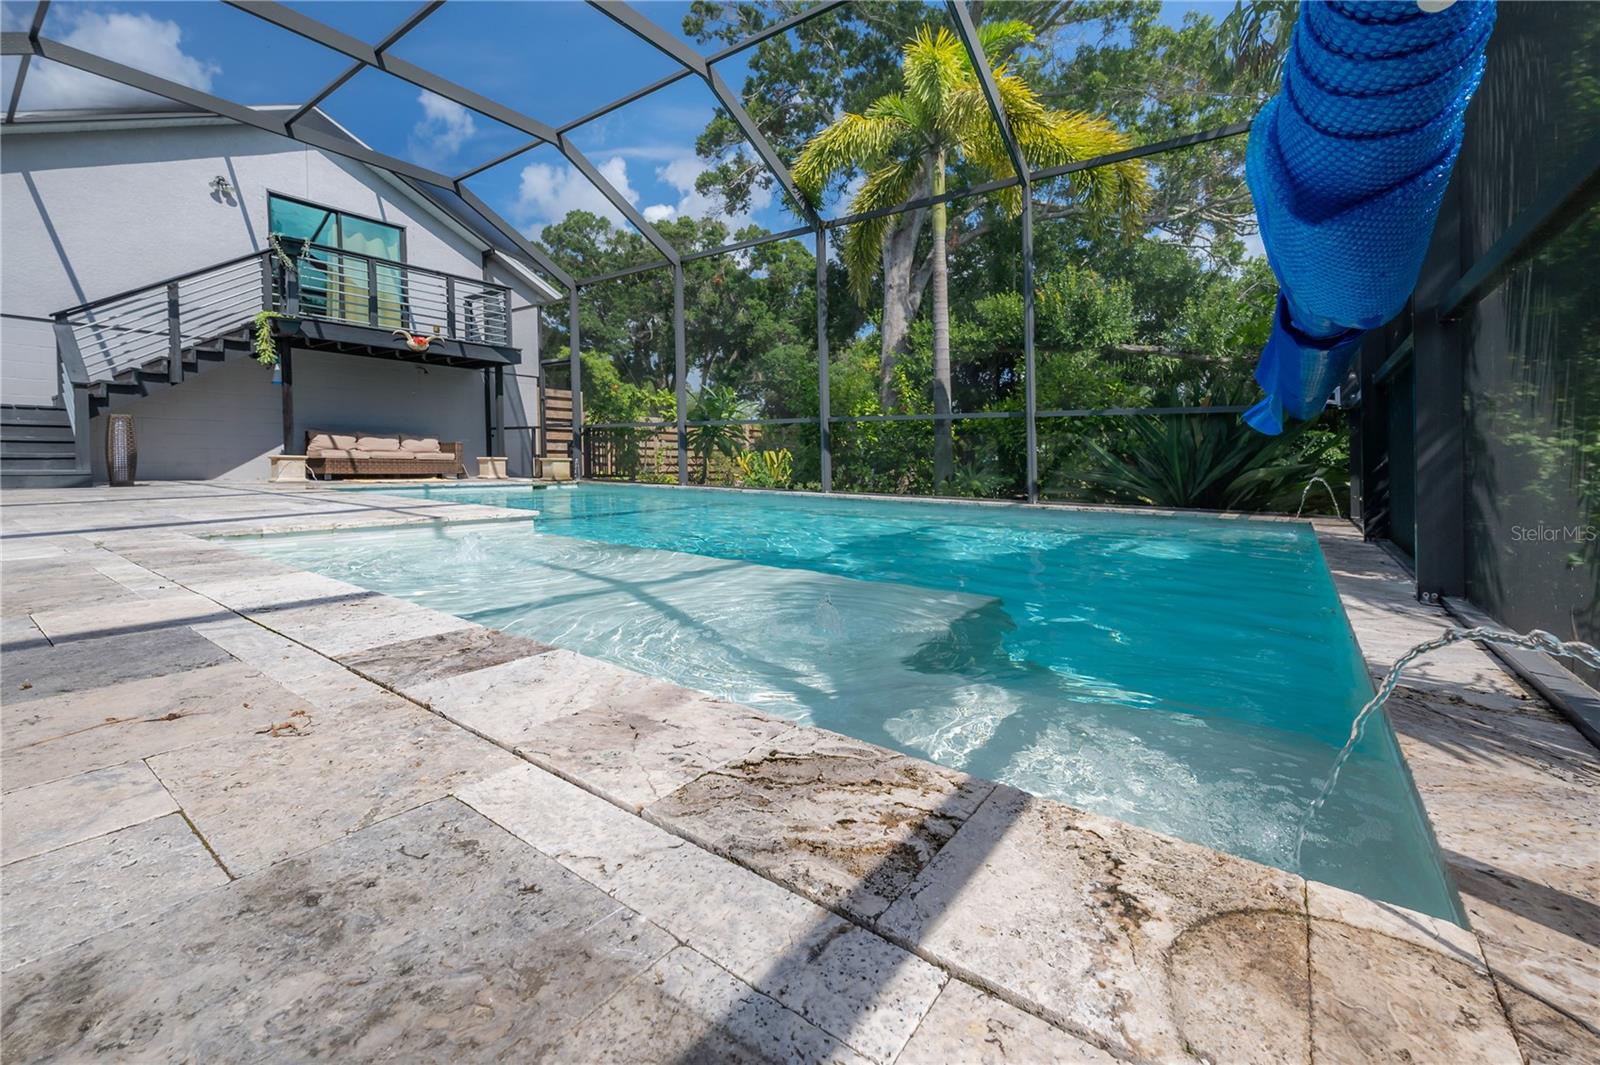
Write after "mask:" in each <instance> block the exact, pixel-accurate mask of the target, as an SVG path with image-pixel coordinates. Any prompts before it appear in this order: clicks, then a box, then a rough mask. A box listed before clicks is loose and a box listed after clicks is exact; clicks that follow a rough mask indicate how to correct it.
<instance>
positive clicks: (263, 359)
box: [254, 311, 288, 366]
mask: <svg viewBox="0 0 1600 1065" xmlns="http://www.w3.org/2000/svg"><path fill="white" fill-rule="evenodd" d="M286 317H288V315H283V314H279V313H278V312H277V311H262V312H261V313H260V314H258V315H256V328H255V341H254V344H255V359H256V361H257V362H259V363H260V364H261V365H263V366H276V365H278V345H277V343H276V342H274V340H273V339H272V320H273V319H274V318H286Z"/></svg>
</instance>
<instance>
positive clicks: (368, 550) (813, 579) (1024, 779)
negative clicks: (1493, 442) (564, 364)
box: [238, 483, 1459, 920]
mask: <svg viewBox="0 0 1600 1065" xmlns="http://www.w3.org/2000/svg"><path fill="white" fill-rule="evenodd" d="M388 491H389V492H390V493H391V494H397V495H398V494H405V495H429V496H433V497H435V498H441V497H442V498H449V499H455V500H459V501H460V502H464V503H466V502H470V503H478V504H488V505H497V506H504V507H510V508H517V509H532V510H537V511H538V512H539V514H538V516H537V517H536V518H533V519H532V520H530V521H529V522H509V523H491V524H480V525H461V526H453V527H432V528H408V529H392V530H374V531H343V532H336V533H322V534H304V535H291V536H280V537H266V538H262V539H258V540H245V541H239V542H238V546H241V547H243V548H244V549H247V550H251V551H256V552H259V553H261V554H265V555H269V556H271V557H273V558H275V559H278V560H280V561H284V562H288V563H291V564H293V565H296V566H298V567H300V568H303V569H308V570H312V571H314V572H318V573H323V574H326V575H329V576H333V577H338V578H341V579H343V580H347V581H350V582H351V583H354V584H357V585H361V586H362V587H366V588H370V589H372V590H375V591H380V592H384V593H387V594H389V595H394V596H399V597H402V598H406V599H411V600H414V601H417V602H420V603H423V604H425V605H427V606H430V607H433V608H435V609H439V610H444V611H448V612H450V613H454V614H457V615H459V616H461V617H464V618H469V619H471V620H473V621H476V622H479V623H481V624H484V625H489V626H493V627H495V628H499V629H504V630H507V631H510V632H515V633H520V634H523V635H526V636H530V637H533V638H535V639H538V640H541V641H544V642H546V643H553V644H556V645H558V646H561V647H566V648H569V649H571V650H574V651H579V652H583V653H585V654H590V655H593V656H596V657H598V658H603V659H607V660H609V661H612V662H616V663H619V664H621V665H624V666H628V667H630V668H633V669H636V670H639V671H641V672H645V673H650V674H654V675H657V676H661V677H664V678H668V679H670V680H674V681H677V682H679V683H681V684H684V685H686V686H689V687H692V688H697V689H701V690H704V691H707V692H711V693H713V694H716V695H719V696H722V697H725V698H729V699H733V700H736V701H738V702H742V703H746V704H749V705H752V706H757V707H761V708H763V709H766V710H769V711H773V712H776V713H779V714H783V715H785V716H787V717H790V718H793V719H795V720H797V721H805V722H810V723H813V724H816V725H820V726H823V727H825V728H829V729H833V730H834V731H836V732H842V733H846V734H848V735H851V736H855V737H857V738H859V739H864V740H868V741H870V742H873V743H877V744H881V745H883V746H886V747H891V748H894V749H896V750H900V751H905V752H907V753H909V754H913V755H917V756H919V757H923V758H927V759H930V760H932V761H935V762H939V763H941V764H943V765H947V766H951V767H954V768H958V769H962V770H966V771H967V772H971V773H974V774H977V775H979V776H983V777H987V778H990V779H994V780H1000V781H1004V782H1006V783H1009V784H1013V785H1015V786H1017V787H1020V788H1024V789H1026V790H1028V791H1031V792H1034V793H1037V794H1040V795H1046V796H1049V797H1051V798H1055V799H1059V800H1061V801H1063V802H1067V803H1071V804H1072V805H1075V806H1079V807H1083V808H1086V809H1089V810H1093V811H1095V812H1097V813H1102V814H1106V815H1108V816H1111V817H1116V818H1120V819H1122V820H1125V821H1130V822H1133V823H1135V824H1139V825H1143V826H1146V827H1148V828H1152V829H1155V830H1158V831H1161V832H1166V833H1169V834H1171V835H1175V836H1178V837H1181V838H1183V839H1187V840H1191V841H1193V842H1196V843H1201V844H1204V845H1207V846H1210V847H1214V848H1216V849H1219V850H1224V851H1228V852H1231V853H1234V854H1238V855H1242V856H1244V857H1247V858H1253V859H1255V860H1257V861H1261V862H1265V863H1267V864H1270V865H1275V866H1279V867H1281V868H1287V869H1294V870H1295V871H1298V872H1303V873H1304V874H1305V875H1307V876H1309V877H1312V878H1314V879H1317V880H1322V881H1326V882H1329V883H1333V884H1337V885H1339V886H1341V887H1346V888H1350V889H1352V890H1355V891H1360V892H1362V893H1364V894H1367V895H1370V896H1373V897H1376V898H1380V899H1386V900H1389V901H1392V902H1396V903H1399V904H1401V905H1404V906H1408V907H1410V908H1412V909H1416V910H1420V911H1422V912H1425V913H1430V914H1434V915H1436V916H1441V917H1445V918H1448V919H1452V920H1458V919H1459V915H1458V911H1457V908H1456V904H1455V900H1454V895H1453V893H1452V892H1451V890H1450V889H1449V887H1448V885H1447V882H1446V880H1445V877H1444V874H1443V872H1442V870H1441V868H1440V864H1439V860H1438V856H1437V852H1436V848H1435V846H1434V844H1433V841H1432V838H1431V835H1430V832H1429V829H1428V826H1427V822H1426V820H1425V818H1424V816H1423V814H1422V810H1421V807H1420V804H1419V802H1418V800H1417V797H1416V794H1415V792H1414V790H1413V788H1412V786H1411V782H1410V778H1409V775H1408V774H1407V772H1406V770H1405V767H1404V765H1403V763H1402V762H1401V760H1400V757H1399V754H1398V751H1397V748H1396V745H1395V741H1394V737H1393V735H1392V733H1391V732H1390V730H1389V728H1388V726H1387V724H1386V723H1383V722H1381V721H1374V723H1373V727H1370V728H1369V729H1368V732H1367V736H1366V739H1365V740H1364V742H1363V744H1362V745H1361V747H1360V748H1358V750H1357V751H1356V753H1355V756H1354V757H1353V758H1352V759H1351V761H1350V763H1349V764H1348V765H1347V766H1346V767H1345V769H1344V771H1343V773H1342V775H1341V777H1340V782H1339V786H1338V788H1337V789H1336V790H1335V791H1334V792H1333V794H1332V796H1331V797H1330V799H1329V801H1328V803H1327V805H1326V806H1325V807H1324V808H1323V809H1322V811H1321V812H1320V813H1319V815H1318V817H1317V819H1316V821H1315V822H1314V823H1313V824H1312V826H1311V831H1310V834H1309V836H1308V838H1307V842H1306V845H1305V847H1304V849H1303V852H1302V854H1301V860H1300V863H1299V866H1298V867H1297V866H1296V863H1295V861H1294V843H1295V836H1296V833H1297V830H1298V827H1299V825H1300V822H1301V820H1302V818H1303V816H1304V813H1305V811H1306V810H1307V808H1308V807H1309V806H1310V804H1311V803H1312V801H1313V800H1314V799H1315V798H1316V795H1317V792H1318V789H1319V788H1320V787H1321V785H1322V782H1323V780H1324V779H1325V777H1326V775H1327V773H1328V771H1329V769H1330V767H1331V765H1332V763H1333V760H1334V757H1335V755H1336V753H1337V752H1338V749H1339V747H1340V745H1341V744H1342V743H1343V742H1344V739H1345V736H1346V734H1347V733H1348V731H1349V727H1350V721H1351V718H1352V717H1353V715H1354V713H1355V711H1356V710H1357V709H1358V708H1359V707H1360V705H1361V704H1362V703H1363V702H1364V701H1365V700H1366V699H1367V698H1369V697H1370V695H1371V691H1372V689H1371V685H1370V683H1369V681H1368V679H1367V676H1366V671H1365V669H1364V668H1363V665H1362V662H1361V659H1360V656H1359V652H1358V650H1357V648H1356V645H1355V641H1354V639H1353V637H1352V636H1351V633H1350V630H1349V626H1348V623H1347V622H1346V620H1345V617H1344V613H1343V610H1342V608H1341V607H1340V605H1339V600H1338V596H1337V594H1336V592H1335V590H1334V587H1333V582H1332V579H1331V578H1330V577H1329V575H1328V572H1327V567H1326V565H1325V564H1324V563H1323V560H1322V555H1321V551H1320V549H1319V548H1318V547H1317V543H1316V539H1315V536H1314V534H1313V533H1312V532H1311V530H1310V529H1309V528H1308V527H1306V526H1303V525H1298V524H1293V523H1287V522H1272V521H1256V520H1237V519H1222V518H1209V517H1164V516H1154V515H1150V516H1145V515H1137V514H1129V513H1111V512H1092V511H1070V510H1041V509H1029V508H1022V507H1015V506H981V505H968V504H959V503H925V502H894V501H880V500H865V499H850V498H841V497H821V496H814V495H798V494H794V495H788V494H779V493H748V492H746V493H741V492H727V491H714V490H696V489H680V488H653V487H646V486H620V485H597V484H590V483H585V484H582V485H579V486H576V487H568V488H560V489H544V490H534V489H530V488H528V487H526V486H522V487H515V488H482V489H479V488H444V489H434V488H417V489H389V490H388Z"/></svg>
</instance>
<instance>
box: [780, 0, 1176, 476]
mask: <svg viewBox="0 0 1600 1065" xmlns="http://www.w3.org/2000/svg"><path fill="white" fill-rule="evenodd" d="M1033 36H1034V34H1033V30H1032V29H1031V28H1029V26H1028V25H1027V24H1026V23H1023V22H1017V21H1006V22H992V23H988V24H986V25H984V26H982V27H980V28H979V31H978V37H979V42H980V44H981V47H982V49H983V53H984V55H985V57H987V58H988V59H989V61H990V62H991V63H995V62H996V61H997V60H1002V59H1003V58H1004V57H1006V56H1008V55H1009V54H1010V53H1012V52H1013V51H1015V50H1016V49H1017V48H1019V47H1021V46H1022V45H1024V44H1026V43H1028V42H1030V41H1032V40H1033ZM993 75H994V81H995V84H996V86H997V88H998V90H999V97H1000V102H1001V105H1002V107H1003V108H1004V111H1005V115H1006V120H1007V123H1008V125H1009V126H1010V128H1011V131H1012V133H1013V135H1014V136H1015V139H1016V141H1017V143H1018V146H1019V147H1020V148H1021V150H1022V154H1023V157H1024V159H1025V161H1026V162H1027V163H1028V164H1029V165H1030V166H1034V167H1049V166H1057V165H1062V164H1066V163H1072V162H1077V161H1081V160H1083V159H1087V158H1090V157H1092V156H1096V155H1103V154H1107V153H1110V152H1115V151H1119V150H1121V149H1123V148H1126V147H1127V146H1128V144H1129V140H1128V138H1127V136H1126V135H1125V134H1123V133H1121V132H1120V131H1118V130H1117V129H1116V128H1115V127H1113V126H1112V125H1111V123H1109V122H1107V121H1105V120H1104V119H1100V118H1096V117H1093V116H1091V115H1087V114H1084V113H1081V112H1069V111H1055V110H1051V109H1049V108H1047V107H1046V106H1045V105H1044V103H1043V102H1042V101H1041V100H1040V98H1039V96H1038V95H1037V94H1036V93H1035V92H1034V91H1033V90H1032V89H1031V88H1029V87H1028V85H1027V83H1026V82H1024V81H1023V80H1022V79H1021V78H1020V77H1018V76H1017V75H1015V74H1012V73H1010V72H1009V71H1008V70H1007V69H1006V67H1005V65H1004V63H1003V62H1000V63H998V65H995V66H994V69H993ZM956 165H962V166H964V167H965V168H966V169H967V170H968V171H969V172H975V173H977V174H980V175H982V176H984V177H986V178H990V179H1001V178H1006V177H1010V176H1012V175H1013V174H1014V170H1013V168H1012V165H1011V160H1010V156H1009V154H1008V152H1007V150H1006V145H1005V142H1004V140H1003V138H1002V137H1001V136H1000V133H999V130H998V128H997V127H996V125H995V122H994V119H993V117H992V115H991V114H990V112H989V109H988V103H987V99H986V97H985V95H984V92H983V87H982V85H981V84H980V82H979V79H978V76H977V73H976V71H975V70H974V69H973V67H972V63H971V61H970V59H969V58H968V56H967V53H966V49H965V48H964V47H963V46H962V44H961V42H960V41H959V40H957V38H956V37H955V35H954V34H952V33H950V32H949V31H948V30H946V29H943V28H940V29H938V30H931V29H929V28H927V27H923V28H922V29H921V30H919V31H918V32H917V34H916V36H915V37H914V38H913V39H912V40H911V41H909V42H908V43H907V44H906V45H905V47H904V50H903V52H902V57H901V70H900V88H899V90H898V91H895V92H890V93H886V94H885V95H883V96H880V97H879V98H878V99H877V100H875V101H874V102H873V103H872V104H871V105H870V106H868V107H867V108H866V109H865V111H864V112H862V113H859V114H857V113H851V112H847V113H845V114H844V115H842V116H841V117H839V118H838V119H837V120H835V121H834V122H833V123H832V124H831V125H829V126H828V127H827V128H825V129H823V130H822V131H821V132H820V133H818V134H816V135H815V136H814V137H812V138H811V139H810V140H808V141H807V142H806V144H805V147H804V148H803V149H802V150H801V152H800V155H799V158H798V159H797V160H796V162H795V167H794V179H795V183H796V184H797V185H798V186H799V188H800V190H801V191H802V192H803V193H804V194H805V195H807V196H808V197H810V198H811V199H812V200H813V201H816V200H818V199H820V196H821V192H822V189H823V188H824V186H826V185H827V184H828V183H829V182H830V181H831V180H832V179H834V178H835V177H836V176H837V175H839V174H841V173H844V172H850V171H865V172H866V180H865V181H864V183H863V184H862V186H861V189H860V191H859V192H858V193H857V194H856V196H855V199H854V201H853V202H852V204H851V211H852V212H853V213H866V212H872V211H878V210H882V209H884V208H889V207H894V206H897V205H899V204H902V203H904V202H906V201H907V200H910V199H913V198H915V197H916V196H918V195H934V196H938V195H942V194H943V193H944V192H945V183H946V176H947V172H948V170H949V168H950V167H952V166H956ZM1069 187H1070V191H1069V193H1068V195H1069V198H1072V199H1075V200H1076V201H1077V203H1078V204H1079V205H1080V206H1081V207H1082V208H1083V210H1084V213H1085V215H1086V216H1087V217H1088V218H1089V219H1091V220H1092V219H1095V218H1109V217H1111V216H1116V215H1120V216H1122V217H1123V218H1125V219H1127V220H1129V221H1131V220H1132V219H1133V218H1135V217H1137V215H1138V214H1139V212H1140V211H1141V210H1142V208H1143V206H1144V205H1145V203H1146V202H1147V201H1148V199H1149V189H1148V185H1147V183H1146V180H1145V173H1144V167H1143V164H1142V163H1140V162H1138V161H1137V160H1130V161H1125V162H1122V163H1116V164H1112V165H1109V166H1104V167H1096V168H1093V169H1090V170H1083V171H1079V172H1077V173H1076V174H1074V175H1072V177H1071V179H1070V184H1069ZM997 195H998V198H999V202H1000V203H1001V205H1002V207H1003V208H1004V210H1005V211H1006V212H1007V213H1008V214H1013V215H1014V214H1016V213H1017V212H1019V211H1020V210H1021V205H1022V199H1021V190H1020V189H1019V188H1017V187H1015V186H1013V187H1010V188H1007V189H1003V190H1001V191H1000V192H999V193H998V194H997ZM925 221H927V222H928V223H929V229H930V233H929V236H930V243H929V248H928V252H927V256H926V258H925V259H923V260H922V261H921V262H920V263H919V262H918V258H919V257H918V250H919V249H918V241H919V238H920V236H921V233H922V229H923V224H924V222H925ZM949 241H950V233H949V209H948V206H947V205H946V204H944V203H936V204H934V205H932V206H931V207H928V208H918V209H914V210H911V211H905V212H901V213H898V214H893V215H884V216H879V217H874V218H870V219H867V220H865V221H862V222H858V223H856V224H855V225H852V226H850V227H849V228H848V230H847V232H846V234H845V239H844V244H843V248H842V250H841V255H842V258H843V260H844V263H845V265H846V267H847V269H848V270H849V274H850V280H851V287H852V289H853V290H854V292H855V294H856V296H857V298H858V299H859V300H860V301H861V302H862V303H865V302H866V301H867V300H868V298H869V297H870V294H871V291H872V286H873V283H874V281H875V280H876V278H877V277H878V275H879V274H880V273H881V274H882V276H883V301H884V303H883V314H882V318H881V320H880V323H879V330H880V349H879V351H880V354H879V403H880V405H881V406H882V408H883V409H884V410H886V411H887V410H889V409H891V408H892V407H893V406H894V399H895V396H894V368H895V363H896V361H897V360H898V359H899V358H900V357H901V355H903V354H904V352H905V349H906V345H907V342H908V338H909V328H910V322H911V319H912V318H913V317H915V315H916V313H917V310H918V308H919V307H920V305H921V301H922V293H923V291H924V289H925V288H926V287H927V286H929V285H930V284H931V287H932V292H933V308H932V310H933V410H934V413H935V414H949V413H950V411H951V402H950V390H951V380H950V292H949V273H950V271H949V263H948V259H947V255H948V251H949V248H948V244H949ZM951 472H952V451H951V434H950V424H949V422H948V421H943V422H937V423H935V434H934V476H935V479H936V480H938V481H942V480H944V479H945V478H947V477H948V476H949V475H950V473H951Z"/></svg>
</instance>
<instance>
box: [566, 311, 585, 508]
mask: <svg viewBox="0 0 1600 1065" xmlns="http://www.w3.org/2000/svg"><path fill="white" fill-rule="evenodd" d="M581 291H582V289H579V288H578V286H576V285H573V286H571V289H568V297H566V299H568V304H566V317H568V326H566V328H568V345H566V358H568V365H570V366H571V371H570V374H568V376H570V377H571V381H568V387H570V389H571V390H573V443H571V448H573V480H574V481H576V480H579V478H582V475H584V448H582V440H584V360H582V345H581V342H579V325H578V296H579V293H581Z"/></svg>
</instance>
